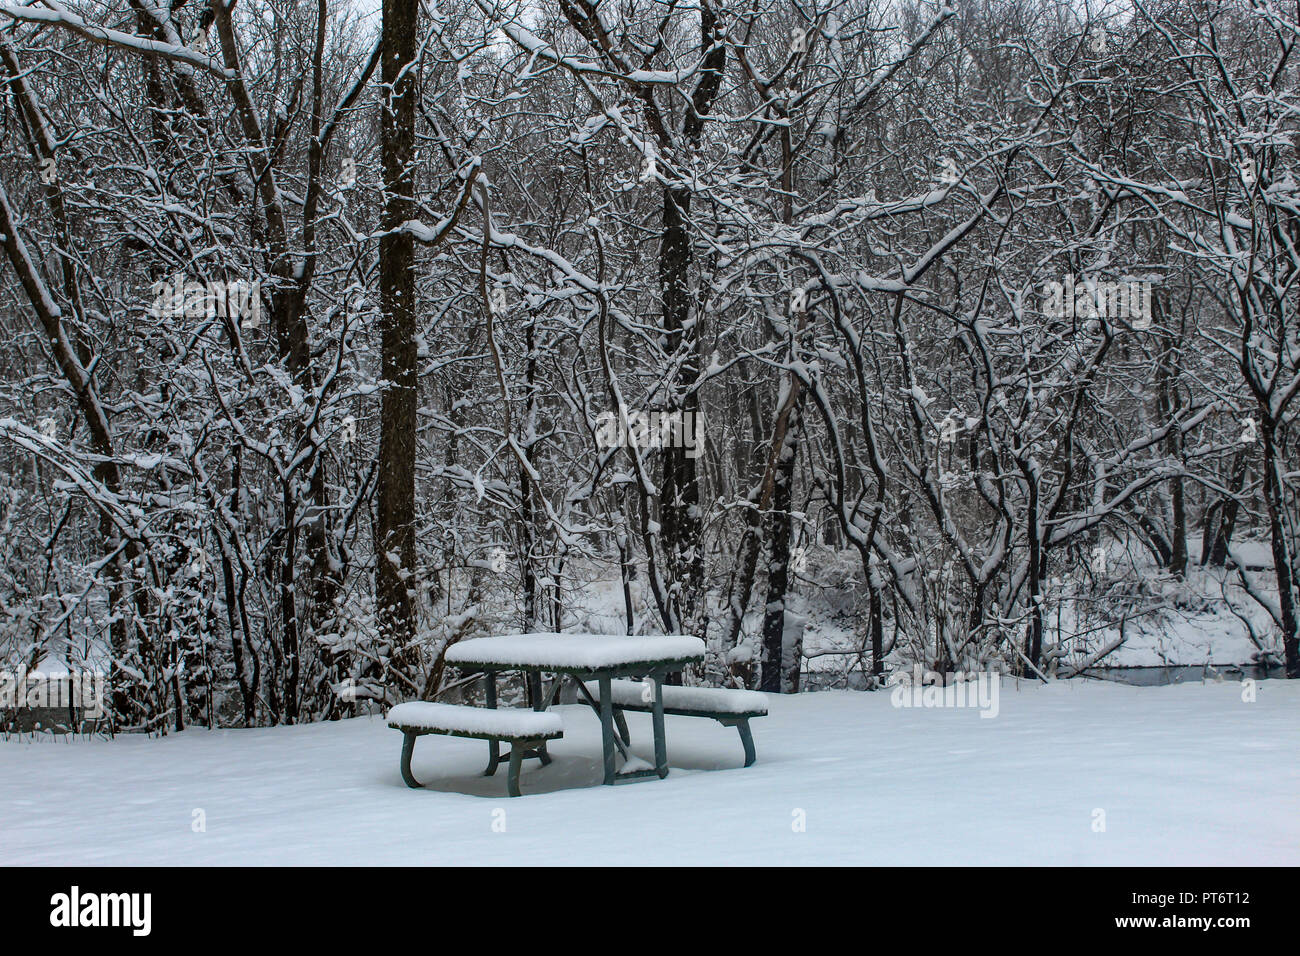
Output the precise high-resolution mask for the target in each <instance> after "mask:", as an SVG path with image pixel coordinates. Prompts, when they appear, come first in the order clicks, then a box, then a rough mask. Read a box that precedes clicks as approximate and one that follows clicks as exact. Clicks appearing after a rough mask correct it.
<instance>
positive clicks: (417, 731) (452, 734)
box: [388, 724, 564, 742]
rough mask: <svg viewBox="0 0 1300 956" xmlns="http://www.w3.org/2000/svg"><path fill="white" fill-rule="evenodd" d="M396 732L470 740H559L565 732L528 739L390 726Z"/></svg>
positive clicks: (531, 735) (535, 735) (438, 728)
mask: <svg viewBox="0 0 1300 956" xmlns="http://www.w3.org/2000/svg"><path fill="white" fill-rule="evenodd" d="M388 726H389V727H392V728H393V729H394V730H400V731H401V732H402V733H404V734H407V733H409V734H414V735H415V736H417V737H423V736H425V735H427V734H436V735H437V736H439V737H466V738H468V739H470V740H501V741H507V740H516V739H517V740H537V741H539V742H540V741H543V740H559V739H560V738H561V737H563V736H564V731H563V730H556V731H552V732H550V733H546V734H538V733H531V734H529V735H528V736H527V737H518V738H515V737H493V736H492V735H490V734H480V733H468V732H465V731H461V730H446V729H444V728H441V727H407V726H402V725H399V724H389V725H388Z"/></svg>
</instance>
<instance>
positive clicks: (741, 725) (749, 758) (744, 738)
mask: <svg viewBox="0 0 1300 956" xmlns="http://www.w3.org/2000/svg"><path fill="white" fill-rule="evenodd" d="M718 723H720V724H722V726H724V727H735V728H736V730H738V731H740V742H741V743H742V744H743V745H744V747H745V766H746V767H752V766H753V765H754V761H755V760H757V759H758V757H757V756H756V755H755V753H754V735H753V734H751V733H750V732H749V718H748V717H739V718H733V719H731V720H719V721H718Z"/></svg>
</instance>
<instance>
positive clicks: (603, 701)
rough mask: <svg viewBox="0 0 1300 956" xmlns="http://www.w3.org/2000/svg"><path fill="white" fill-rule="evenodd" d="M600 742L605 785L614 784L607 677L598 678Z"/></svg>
mask: <svg viewBox="0 0 1300 956" xmlns="http://www.w3.org/2000/svg"><path fill="white" fill-rule="evenodd" d="M599 680H600V742H601V744H602V746H603V747H604V751H605V785H606V786H610V785H612V784H613V783H614V701H613V696H614V691H613V688H612V687H611V686H610V680H609V675H608V674H605V675H602V676H601V677H600V678H599Z"/></svg>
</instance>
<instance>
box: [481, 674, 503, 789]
mask: <svg viewBox="0 0 1300 956" xmlns="http://www.w3.org/2000/svg"><path fill="white" fill-rule="evenodd" d="M483 690H484V692H485V694H486V697H487V700H486V701H485V703H486V704H487V706H488V707H490V708H492V709H493V710H496V708H497V672H496V671H484V672H483ZM487 745H488V765H487V769H486V770H484V771H483V776H485V777H490V776H492V775H493V774H495V773H496V772H497V764H499V763H500V762H501V748H500V747H498V746H497V741H496V740H489V741H488V742H487Z"/></svg>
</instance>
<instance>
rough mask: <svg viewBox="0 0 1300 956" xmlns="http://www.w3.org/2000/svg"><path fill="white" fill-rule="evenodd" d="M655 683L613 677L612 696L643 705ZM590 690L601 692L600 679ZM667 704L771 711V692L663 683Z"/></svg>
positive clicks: (624, 703) (686, 707) (631, 704)
mask: <svg viewBox="0 0 1300 956" xmlns="http://www.w3.org/2000/svg"><path fill="white" fill-rule="evenodd" d="M650 687H651V685H650V684H648V683H643V682H641V681H634V680H615V681H610V697H611V699H612V700H613V701H614V703H615V704H620V705H622V706H625V707H640V706H641V705H643V704H648V703H649V701H648V700H647V698H648V697H649V695H650V694H651V693H652V692H653V691H652V690H651V689H650ZM587 692H588V693H589V694H591V696H592V697H596V698H597V699H599V697H598V696H597V695H598V694H599V693H600V682H599V681H594V680H590V681H587ZM663 695H664V706H665V707H670V708H672V709H674V710H701V711H716V712H718V713H721V714H748V713H754V712H756V711H761V712H763V713H767V695H766V694H760V693H759V692H758V691H754V690H732V689H729V688H726V687H672V686H670V685H667V684H665V685H664V686H663Z"/></svg>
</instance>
